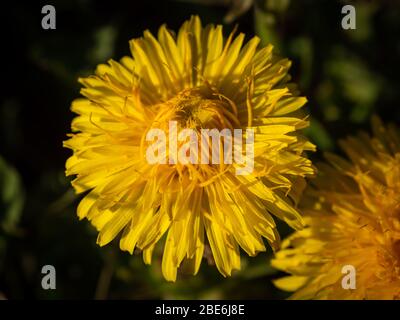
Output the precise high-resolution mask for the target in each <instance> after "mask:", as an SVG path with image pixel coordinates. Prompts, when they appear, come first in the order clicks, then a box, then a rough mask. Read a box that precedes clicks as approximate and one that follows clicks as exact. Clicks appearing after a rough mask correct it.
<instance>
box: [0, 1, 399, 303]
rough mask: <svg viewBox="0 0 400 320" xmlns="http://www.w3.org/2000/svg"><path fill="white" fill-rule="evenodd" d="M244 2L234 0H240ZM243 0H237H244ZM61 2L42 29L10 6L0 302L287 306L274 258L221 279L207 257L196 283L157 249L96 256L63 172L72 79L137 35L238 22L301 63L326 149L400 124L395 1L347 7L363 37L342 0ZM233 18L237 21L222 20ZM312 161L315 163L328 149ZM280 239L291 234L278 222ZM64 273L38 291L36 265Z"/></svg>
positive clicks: (29, 13) (249, 263) (248, 263)
mask: <svg viewBox="0 0 400 320" xmlns="http://www.w3.org/2000/svg"><path fill="white" fill-rule="evenodd" d="M234 2H235V1H234ZM236 2H237V1H236ZM230 3H231V2H230V1H225V0H221V1H207V0H185V1H153V0H150V1H140V2H139V1H112V2H99V1H94V0H74V1H61V0H59V1H53V5H54V6H55V7H56V10H57V29H56V30H54V31H52V30H42V29H41V27H40V21H41V14H40V11H41V7H42V6H43V5H44V4H45V3H42V2H29V3H22V2H19V1H17V2H13V4H12V5H10V8H7V9H5V10H3V11H4V12H7V16H6V17H5V18H4V19H2V23H4V26H2V30H3V31H6V32H5V33H6V34H5V37H4V38H3V39H4V40H3V42H4V43H7V47H6V48H5V49H6V50H5V51H6V52H5V53H6V55H7V57H6V59H5V60H3V63H4V67H3V73H2V78H3V80H5V81H4V82H5V83H4V85H3V89H4V90H3V92H4V93H3V94H2V95H1V97H0V155H1V157H0V208H1V211H0V296H5V297H6V298H43V299H59V298H67V299H78V298H98V299H104V298H110V299H117V298H126V299H134V298H135V299H147V298H170V299H188V298H216V299H219V298H236V299H251V298H258V299H281V298H285V297H287V294H286V293H284V292H280V291H279V290H277V289H275V288H274V287H273V285H272V284H271V279H274V278H276V277H277V276H279V275H280V274H279V273H278V272H277V271H275V270H273V269H272V268H271V267H270V266H269V259H270V257H271V254H272V253H271V252H270V251H269V252H267V253H263V254H259V255H258V256H257V257H255V258H248V257H247V256H245V255H243V261H242V265H243V268H242V270H241V271H240V272H237V273H235V274H234V275H233V276H232V277H231V278H228V279H224V278H223V277H222V276H221V275H220V274H219V273H218V272H217V271H216V268H215V267H214V266H212V263H211V262H210V264H211V265H209V264H208V263H207V261H206V259H205V260H204V262H203V265H202V267H201V270H200V272H199V275H198V276H196V277H193V276H190V275H185V274H182V275H180V277H179V279H178V281H177V282H176V283H175V284H171V283H167V282H165V281H164V280H163V278H162V276H161V272H160V258H161V249H162V248H161V247H160V248H159V249H158V251H157V252H155V259H154V263H153V265H152V266H151V267H147V266H145V265H144V264H143V262H142V258H141V256H140V254H139V253H134V254H133V255H132V256H130V255H129V254H128V253H124V252H120V251H119V250H118V243H116V242H115V241H114V243H113V244H111V245H109V246H107V247H105V248H99V247H98V246H97V245H96V236H97V233H96V231H95V230H94V229H93V228H92V227H91V226H90V225H89V223H88V222H87V221H81V222H80V221H78V218H77V217H76V214H75V211H76V206H77V203H78V202H79V197H77V196H76V195H75V194H74V192H73V191H72V189H71V187H70V183H69V180H68V179H67V178H65V176H64V163H65V160H66V159H67V157H68V156H69V154H70V153H69V151H68V150H65V149H63V148H62V141H63V140H64V139H65V138H66V136H65V134H66V133H67V132H69V130H70V129H69V126H70V121H71V119H72V117H73V114H72V113H71V112H70V111H69V104H70V102H71V101H72V100H73V99H74V98H76V97H77V96H78V95H79V86H78V83H77V81H76V80H77V78H78V77H79V76H86V75H89V74H91V73H92V71H93V70H94V68H95V66H96V65H97V64H98V63H101V62H105V61H106V60H108V59H109V58H114V59H119V58H120V57H122V56H123V55H127V54H129V46H128V40H129V39H131V38H133V37H138V36H140V35H141V33H142V31H143V30H145V29H150V30H151V31H153V32H155V31H156V30H157V28H158V27H159V26H160V25H161V24H163V23H167V24H168V25H169V27H170V28H172V29H175V30H177V29H178V28H179V26H180V24H181V23H182V22H183V21H184V20H185V19H187V18H188V17H189V16H190V15H191V14H198V15H199V16H200V17H201V18H202V20H203V22H204V23H209V22H213V23H223V22H224V21H227V20H229V21H231V20H233V19H234V18H235V19H236V20H235V21H233V22H232V23H230V24H226V29H227V32H228V31H229V30H232V29H233V25H234V24H235V23H238V24H239V30H240V31H241V32H245V33H246V34H247V35H248V36H249V37H250V36H252V35H254V34H258V35H259V36H260V37H261V39H262V42H263V43H269V42H271V43H273V44H274V45H275V47H276V50H277V51H278V52H279V54H281V55H282V56H287V57H289V58H290V59H291V60H293V67H292V71H291V74H292V76H293V80H294V81H295V82H297V83H298V84H299V88H300V90H301V92H302V94H304V95H305V96H306V97H307V98H308V100H309V103H308V106H307V108H308V110H309V111H310V113H311V115H312V116H311V126H310V128H309V129H308V130H307V134H308V135H309V136H310V137H311V139H312V140H313V141H314V142H315V143H316V144H317V146H318V148H319V150H320V151H321V150H322V151H323V150H334V151H338V150H337V144H336V141H337V139H339V138H342V137H344V136H346V135H348V134H351V133H355V132H356V131H358V130H359V129H368V126H369V117H370V115H371V114H372V113H377V114H378V115H380V116H381V117H382V118H383V119H384V120H386V121H394V122H397V123H399V120H400V109H399V108H398V106H397V103H398V100H399V97H400V85H399V80H398V74H397V71H396V70H397V68H396V67H397V64H398V58H399V53H400V52H399V51H400V7H399V4H398V2H395V1H378V0H376V1H373V0H371V1H366V0H365V1H363V0H359V1H352V4H353V5H354V6H355V7H356V11H357V29H356V30H343V29H342V28H341V24H340V23H341V18H342V15H341V7H342V6H343V5H344V4H346V3H347V2H346V1H334V0H324V1H321V0H318V1H317V0H314V1H311V0H296V1H294V0H280V1H278V0H257V1H253V2H252V1H250V2H249V3H250V5H247V4H246V5H245V6H243V5H242V6H240V5H238V4H237V3H236V5H235V4H230ZM228 12H229V19H226V15H227V13H228ZM320 151H319V152H317V153H316V154H314V155H312V157H313V159H319V158H320V157H321V152H320ZM279 227H280V230H282V233H283V235H286V234H288V233H289V232H290V230H289V228H288V227H287V226H285V225H283V224H281V223H280V225H279ZM45 264H52V265H54V266H55V267H56V269H57V289H56V290H53V291H52V290H49V291H45V290H42V288H41V286H40V280H41V274H40V270H41V267H42V266H43V265H45Z"/></svg>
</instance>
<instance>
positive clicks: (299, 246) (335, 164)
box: [272, 117, 400, 299]
mask: <svg viewBox="0 0 400 320" xmlns="http://www.w3.org/2000/svg"><path fill="white" fill-rule="evenodd" d="M372 126H373V131H374V136H373V137H370V136H369V135H368V134H366V133H364V132H363V133H361V134H359V136H357V137H350V138H347V139H346V140H343V141H341V147H342V149H343V150H344V151H345V153H346V154H347V156H348V157H349V159H350V161H348V160H346V159H343V158H341V157H339V156H336V155H332V154H328V155H327V156H326V157H327V160H328V161H329V164H322V165H321V166H320V167H319V169H320V174H319V175H318V177H317V179H315V181H311V184H312V185H310V187H309V189H307V190H306V191H305V198H304V203H303V200H302V202H301V207H304V214H305V220H306V223H307V225H308V226H307V227H306V228H304V229H303V230H301V231H296V232H295V233H294V234H293V235H291V236H289V237H288V238H287V239H285V240H284V241H283V243H282V250H281V251H279V252H277V253H276V258H275V259H274V260H273V261H272V264H273V266H275V267H276V268H278V269H280V270H283V271H285V272H288V273H290V274H291V275H289V276H286V277H283V278H281V279H278V280H276V282H275V284H276V285H277V286H278V287H280V288H281V289H283V290H287V291H295V293H294V294H293V295H292V297H291V298H293V299H400V133H399V131H398V129H397V128H396V127H394V126H388V127H384V126H383V124H382V122H381V121H380V120H379V119H378V118H376V117H375V118H373V120H372ZM350 277H353V279H351V278H350Z"/></svg>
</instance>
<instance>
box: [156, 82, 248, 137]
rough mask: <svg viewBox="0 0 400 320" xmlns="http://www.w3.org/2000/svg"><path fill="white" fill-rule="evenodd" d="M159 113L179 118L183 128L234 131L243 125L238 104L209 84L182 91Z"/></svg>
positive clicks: (162, 105)
mask: <svg viewBox="0 0 400 320" xmlns="http://www.w3.org/2000/svg"><path fill="white" fill-rule="evenodd" d="M160 113H161V114H164V115H169V116H170V117H169V119H168V120H169V121H170V120H174V121H177V122H178V125H179V127H180V128H192V129H201V128H204V129H214V128H215V129H219V130H222V129H231V130H233V129H234V128H240V126H241V125H240V121H239V119H238V115H237V107H236V105H235V103H234V102H233V101H231V100H230V99H229V98H227V97H225V96H224V95H222V94H220V93H218V92H216V91H215V90H213V89H211V88H209V87H198V88H190V89H185V90H183V91H181V92H179V93H178V94H177V95H176V96H175V97H173V98H171V99H170V100H168V101H166V102H164V103H162V104H161V105H160V109H159V111H158V115H160ZM157 117H158V116H157Z"/></svg>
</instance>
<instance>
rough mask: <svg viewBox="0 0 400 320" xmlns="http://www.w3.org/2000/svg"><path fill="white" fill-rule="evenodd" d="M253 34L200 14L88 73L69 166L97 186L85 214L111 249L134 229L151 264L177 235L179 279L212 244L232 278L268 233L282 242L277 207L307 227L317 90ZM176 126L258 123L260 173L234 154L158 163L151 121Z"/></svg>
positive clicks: (167, 268)
mask: <svg viewBox="0 0 400 320" xmlns="http://www.w3.org/2000/svg"><path fill="white" fill-rule="evenodd" d="M244 40H245V35H244V34H242V33H241V34H239V35H237V36H236V37H235V35H234V33H231V34H230V36H229V37H228V38H227V39H224V37H223V33H222V26H221V25H218V26H214V25H207V26H206V27H202V25H201V22H200V19H199V18H198V17H192V18H191V19H190V20H189V21H186V22H185V23H184V24H183V25H182V27H181V28H180V30H179V32H178V33H177V35H176V36H175V35H174V34H173V33H172V32H170V31H169V30H168V29H167V27H166V26H165V25H163V26H162V27H161V28H160V29H159V31H158V37H157V38H155V37H154V36H153V35H152V34H151V33H150V32H149V31H145V32H144V36H143V37H142V38H138V39H133V40H131V41H130V48H131V53H132V57H124V58H122V60H121V61H120V62H115V61H113V60H110V61H109V63H108V64H107V65H103V64H102V65H99V66H98V67H97V70H96V74H95V75H94V76H91V77H88V78H84V79H80V80H79V81H80V83H81V84H83V86H84V88H83V89H82V90H81V93H82V95H83V96H85V98H84V99H83V98H82V99H78V100H75V101H74V102H73V103H72V106H71V109H72V111H73V112H75V113H77V114H78V117H76V118H75V119H74V120H73V122H72V131H73V132H74V133H73V134H70V135H69V136H70V139H69V140H68V141H66V142H64V146H66V147H68V148H70V149H72V150H73V156H71V157H70V158H69V159H68V160H67V163H66V168H67V170H66V174H67V175H77V177H76V179H75V180H73V182H72V185H73V187H74V188H75V190H76V192H77V193H81V192H85V191H89V192H88V194H87V195H86V196H85V197H84V198H83V199H82V201H81V202H80V204H79V206H78V209H77V212H78V216H79V218H81V219H82V218H87V219H88V220H90V221H91V223H92V224H93V225H94V226H95V227H96V228H97V229H98V231H99V235H98V240H97V242H98V244H99V245H100V246H104V245H106V244H107V243H109V242H110V241H112V240H113V239H114V238H115V237H116V236H117V235H118V234H119V233H120V232H121V231H122V237H121V239H120V248H121V249H122V250H126V251H129V252H130V253H132V252H133V251H134V249H135V248H138V249H139V250H142V251H143V259H144V262H145V263H146V264H150V263H151V258H152V252H153V249H154V247H155V245H156V244H157V242H159V241H160V240H161V239H162V238H163V237H164V236H165V245H164V253H163V258H162V272H163V275H164V277H165V278H166V279H167V280H169V281H175V279H176V275H177V269H178V268H179V267H180V266H181V265H182V264H183V263H184V264H185V265H186V267H185V269H187V270H190V271H191V272H192V273H193V274H196V273H197V271H198V269H199V266H200V263H201V260H202V256H203V251H204V246H205V245H209V246H210V248H211V252H212V254H213V257H214V260H215V264H216V266H217V268H218V270H219V271H220V272H221V274H223V275H224V276H228V275H230V274H231V272H232V270H234V269H239V268H240V254H239V247H241V248H242V249H243V250H244V251H245V252H246V253H247V254H249V255H251V256H254V255H255V254H256V253H257V252H260V251H264V250H266V248H265V245H264V242H263V238H265V239H267V241H268V242H269V243H270V244H271V245H272V246H273V247H274V248H277V246H278V244H279V235H278V232H277V230H276V226H275V223H274V220H273V218H272V216H271V214H272V215H275V216H277V217H279V218H280V219H282V220H284V221H286V222H287V223H288V224H289V225H290V226H292V227H293V228H300V227H302V226H303V221H302V218H301V216H300V214H299V212H298V211H297V210H296V209H295V204H296V201H297V199H298V197H299V194H300V193H301V191H302V190H303V189H304V184H305V182H304V178H303V177H304V176H305V175H307V174H312V173H313V168H312V165H311V163H310V161H309V160H308V159H307V158H306V157H305V156H304V151H305V150H313V149H314V146H313V145H312V144H311V143H309V142H308V141H307V140H306V139H305V138H304V137H303V136H302V135H301V134H300V133H299V131H298V130H299V129H302V128H304V127H306V126H307V125H308V122H307V119H306V116H305V115H304V114H303V113H302V111H301V110H300V108H301V107H302V106H303V105H304V104H305V102H306V99H305V98H304V97H298V96H297V92H296V89H295V86H294V85H293V84H291V83H289V82H288V81H289V80H290V78H289V76H288V74H287V71H288V69H289V67H290V62H289V61H288V60H287V59H280V58H278V57H277V56H275V55H274V54H273V52H272V46H271V45H269V46H267V47H264V48H259V47H258V45H259V38H257V37H254V38H252V39H251V40H250V41H249V42H247V43H246V44H244ZM171 123H174V124H175V129H177V130H184V129H191V130H192V131H191V133H192V134H193V132H194V135H195V136H199V135H200V130H202V129H209V130H212V129H218V130H221V131H222V130H223V129H237V128H240V129H243V130H246V129H249V128H250V129H252V130H254V131H253V133H254V144H253V145H252V146H253V151H254V152H253V154H252V155H253V158H254V159H253V161H254V169H253V171H251V173H250V174H243V175H239V174H237V169H238V168H240V167H241V164H240V163H229V161H222V160H225V158H224V157H227V156H226V155H225V153H224V154H221V155H220V157H221V158H220V159H217V160H221V161H219V163H217V164H215V163H212V164H209V163H196V162H191V161H189V162H187V163H182V162H176V161H175V162H174V161H173V162H172V163H171V162H164V163H162V162H160V163H150V162H149V161H148V158H147V152H148V150H149V148H150V146H151V144H152V143H153V142H151V141H148V139H147V138H148V134H149V132H150V130H152V129H158V130H164V132H166V133H167V135H168V136H169V134H170V133H171V131H172V129H171ZM245 136H246V135H245V134H243V137H242V138H243V140H244V137H245ZM242 138H241V139H242ZM222 140H223V137H221V139H220V140H219V141H221V145H222ZM160 141H161V140H160ZM224 141H225V140H224ZM171 145H172V143H171ZM182 145H183V143H180V144H179V147H182ZM153 147H154V145H153ZM193 148H194V147H193ZM157 150H158V151H159V153H158V156H161V157H163V156H171V153H173V152H172V151H171V150H170V148H169V147H168V148H166V149H165V150H164V149H157ZM160 150H161V151H160ZM162 150H163V151H162ZM186 151H187V152H185V154H187V153H191V151H193V150H192V145H190V147H189V149H187V150H186ZM207 151H208V150H207ZM191 155H192V154H191ZM242 155H243V156H244V157H246V156H245V155H244V154H242ZM175 156H176V154H175ZM169 159H170V158H169Z"/></svg>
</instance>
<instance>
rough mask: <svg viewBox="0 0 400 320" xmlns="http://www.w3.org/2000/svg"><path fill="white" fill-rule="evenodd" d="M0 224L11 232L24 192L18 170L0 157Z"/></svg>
mask: <svg viewBox="0 0 400 320" xmlns="http://www.w3.org/2000/svg"><path fill="white" fill-rule="evenodd" d="M0 199H1V201H0V208H1V213H0V224H1V226H2V227H3V229H4V230H5V231H6V232H13V231H14V230H15V229H16V227H17V224H18V223H19V220H20V217H21V213H22V209H23V206H24V201H25V194H24V190H23V187H22V182H21V178H20V175H19V173H18V171H17V170H16V169H15V168H14V167H12V166H10V165H9V164H7V163H6V161H5V160H4V159H3V158H2V157H0Z"/></svg>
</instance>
